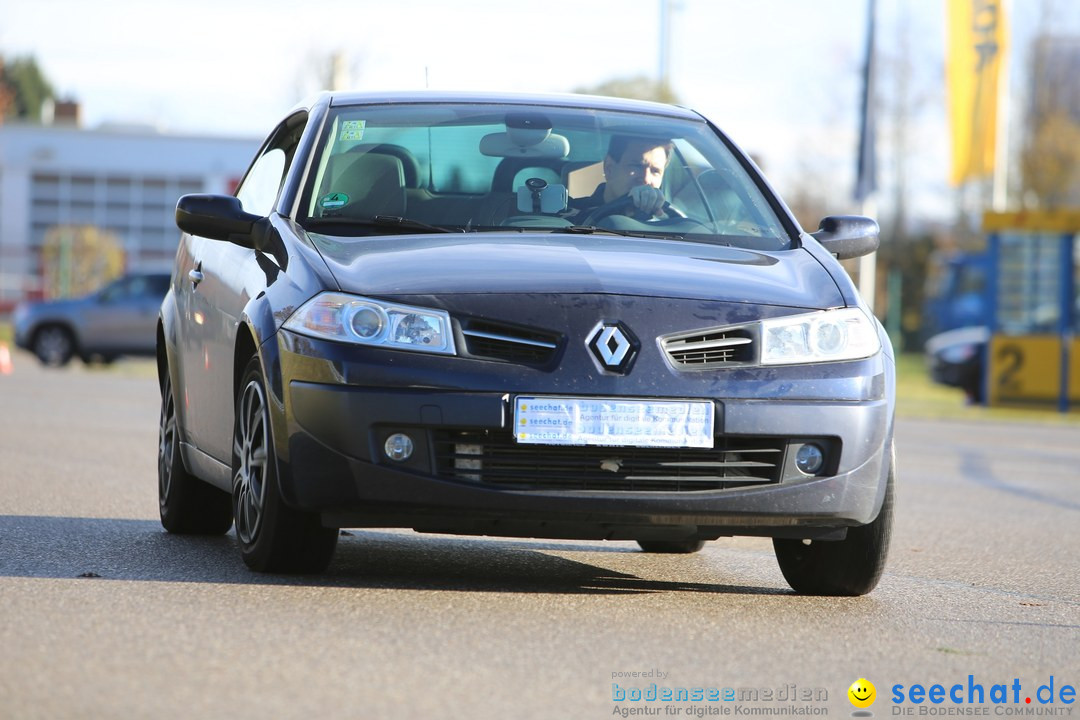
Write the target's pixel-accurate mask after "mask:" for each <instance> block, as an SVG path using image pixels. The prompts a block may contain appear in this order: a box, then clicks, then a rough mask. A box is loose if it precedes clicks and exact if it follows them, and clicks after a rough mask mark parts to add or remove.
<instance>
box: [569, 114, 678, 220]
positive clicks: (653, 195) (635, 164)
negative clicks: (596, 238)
mask: <svg viewBox="0 0 1080 720" xmlns="http://www.w3.org/2000/svg"><path fill="white" fill-rule="evenodd" d="M671 149H672V148H671V143H670V142H668V141H666V140H659V141H658V140H656V139H652V140H650V139H646V138H641V137H633V136H628V135H614V136H612V138H611V143H610V144H609V145H608V151H607V156H606V157H604V180H605V182H602V183H600V186H599V187H597V188H596V192H594V193H593V194H592V195H589V196H587V197H582V198H575V199H573V200H571V201H570V208H571V209H572V210H574V211H575V212H574V216H573V217H574V219H576V220H581V219H583V218H586V217H588V216H589V213H591V212H592V211H593V210H595V209H596V208H598V207H600V206H602V205H606V204H608V203H610V202H614V201H615V200H618V199H620V198H622V197H626V196H629V198H630V200H631V203H630V204H628V206H627V208H626V213H625V214H631V213H641V214H642V215H645V216H646V217H649V218H651V217H663V216H664V213H663V210H662V208H663V206H664V202H665V198H664V194H663V193H662V192H660V183H661V182H663V180H664V169H665V168H667V164H668V160H669V159H670V157H671Z"/></svg>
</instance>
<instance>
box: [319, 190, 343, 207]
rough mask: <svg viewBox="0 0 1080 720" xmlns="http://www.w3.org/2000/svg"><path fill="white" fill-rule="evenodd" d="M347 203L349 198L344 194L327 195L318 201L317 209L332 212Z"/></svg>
mask: <svg viewBox="0 0 1080 720" xmlns="http://www.w3.org/2000/svg"><path fill="white" fill-rule="evenodd" d="M348 202H349V196H348V195H346V194H345V193H330V194H329V195H323V196H322V198H320V199H319V207H321V208H323V209H326V210H332V209H334V208H339V207H341V206H343V205H345V204H346V203H348Z"/></svg>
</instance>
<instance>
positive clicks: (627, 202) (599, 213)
mask: <svg viewBox="0 0 1080 720" xmlns="http://www.w3.org/2000/svg"><path fill="white" fill-rule="evenodd" d="M633 206H634V199H633V198H632V197H630V196H629V195H623V196H622V197H621V198H616V199H614V200H612V201H611V202H608V203H604V204H603V205H601V206H599V207H596V208H593V209H592V211H591V212H590V213H589V214H588V215H586V216H585V217H583V218H582V219H581V221H580V222H578V225H592V224H594V223H595V222H596V221H597V220H600V219H602V218H606V217H607V216H608V215H615V214H616V213H622V211H624V210H627V209H628V208H631V207H633ZM660 209H661V210H663V211H664V212H665V213H667V214H668V215H669V216H673V217H677V218H682V219H684V220H685V219H686V213H684V212H683V211H682V210H680V209H678V208H677V207H675V206H674V205H672V204H671V203H669V202H668V201H667V200H665V201H664V204H663V205H661V206H660ZM652 217H653V216H652V215H647V214H645V213H643V212H641V211H640V210H638V211H636V212H635V213H634V214H633V218H634V219H635V220H638V221H640V222H645V221H647V220H650V219H652Z"/></svg>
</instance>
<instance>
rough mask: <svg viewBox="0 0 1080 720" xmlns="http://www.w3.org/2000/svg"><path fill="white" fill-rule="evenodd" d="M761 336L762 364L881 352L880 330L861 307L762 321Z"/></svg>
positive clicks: (816, 360)
mask: <svg viewBox="0 0 1080 720" xmlns="http://www.w3.org/2000/svg"><path fill="white" fill-rule="evenodd" d="M761 337H762V348H761V363H762V364H763V365H789V364H792V365H793V364H797V363H819V362H833V361H836V360H858V359H860V358H865V357H870V356H871V355H873V354H874V353H876V352H877V351H878V350H880V349H881V341H880V340H879V339H878V334H877V328H876V327H875V326H874V323H873V322H871V321H870V318H868V317H867V316H866V315H865V314H864V313H863V312H862V310H859V309H858V308H845V309H843V310H825V311H822V312H815V313H808V314H806V315H791V316H788V317H781V318H771V319H768V320H762V321H761Z"/></svg>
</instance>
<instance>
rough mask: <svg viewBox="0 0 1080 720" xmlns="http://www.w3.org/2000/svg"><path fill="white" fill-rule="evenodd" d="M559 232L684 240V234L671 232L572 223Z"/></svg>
mask: <svg viewBox="0 0 1080 720" xmlns="http://www.w3.org/2000/svg"><path fill="white" fill-rule="evenodd" d="M558 232H565V233H570V234H571V235H595V234H600V235H619V236H621V237H636V238H656V237H661V238H662V239H664V240H683V239H684V236H682V235H673V234H669V233H660V234H657V233H655V232H644V231H635V230H613V229H611V228H604V227H598V226H596V225H571V226H570V227H566V228H559V229H558Z"/></svg>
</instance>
